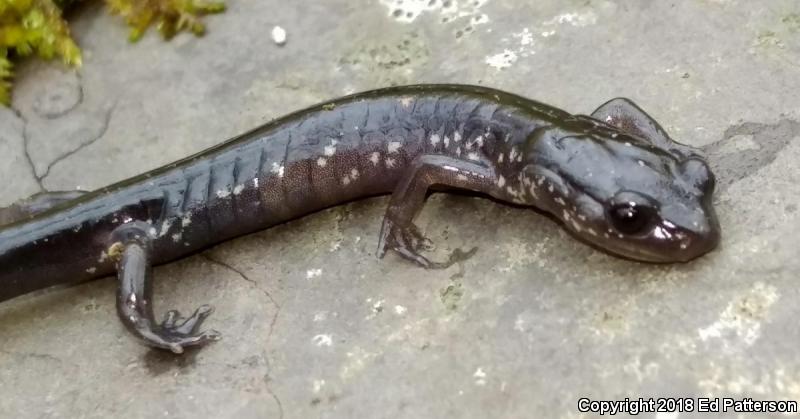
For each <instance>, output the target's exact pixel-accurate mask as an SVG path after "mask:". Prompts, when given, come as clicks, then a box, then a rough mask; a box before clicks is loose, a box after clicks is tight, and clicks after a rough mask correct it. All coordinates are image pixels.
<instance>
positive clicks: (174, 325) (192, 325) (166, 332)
mask: <svg viewBox="0 0 800 419" xmlns="http://www.w3.org/2000/svg"><path fill="white" fill-rule="evenodd" d="M213 312H214V307H212V306H210V305H207V304H204V305H202V306H200V307H199V308H198V309H197V310H195V312H194V314H192V315H191V317H189V318H186V319H185V318H183V317H181V314H180V313H179V312H178V311H177V310H170V311H168V312H167V313H166V315H164V321H163V322H161V325H160V326H159V327H158V329H157V330H156V331H155V333H156V334H157V335H158V337H159V338H160V341H161V342H159V343H160V344H163V345H164V346H161V345H158V346H159V347H162V348H164V349H169V350H171V351H172V352H174V353H176V354H179V353H182V352H183V349H184V348H186V347H188V346H198V345H204V344H206V343H208V342H211V341H215V340H219V339H220V337H221V334H220V333H219V332H217V331H216V330H206V331H204V332H199V333H198V329H200V326H201V325H202V324H203V321H204V320H205V319H206V318H208V316H210V315H211V313H213Z"/></svg>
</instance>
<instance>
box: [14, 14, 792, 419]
mask: <svg viewBox="0 0 800 419" xmlns="http://www.w3.org/2000/svg"><path fill="white" fill-rule="evenodd" d="M445 3H446V4H447V5H446V6H445ZM429 4H430V5H429ZM229 6H230V7H229V10H228V11H227V12H226V13H225V14H222V15H218V16H213V17H210V18H209V19H208V23H209V32H208V35H207V36H206V37H204V38H201V39H197V38H194V37H191V36H188V35H180V36H178V37H177V38H176V39H175V40H173V41H172V42H168V43H167V42H163V41H162V40H160V39H159V38H158V37H157V36H156V35H155V34H154V33H151V34H148V36H146V37H145V38H144V39H142V41H141V42H139V43H138V44H135V45H129V44H127V42H126V40H125V39H126V29H125V28H124V27H123V25H122V24H121V22H120V20H119V19H117V18H113V17H109V16H107V15H106V14H105V13H104V12H103V11H102V9H101V8H100V6H99V5H95V6H89V7H87V8H84V9H82V10H81V11H80V12H79V13H77V14H76V16H74V19H75V21H74V25H73V26H74V33H75V35H76V38H77V40H78V42H79V44H80V45H81V46H82V47H83V49H84V53H85V54H84V66H83V68H82V69H81V70H80V74H81V76H80V78H76V79H74V80H78V81H79V82H80V86H81V89H82V90H81V91H82V92H83V99H82V101H80V103H79V104H77V105H75V106H74V107H73V108H71V109H70V110H68V111H66V112H63V113H59V112H55V113H56V114H58V116H57V117H55V118H53V117H48V116H47V115H53V114H54V112H53V109H66V108H68V107H69V106H67V104H68V103H71V101H70V100H66V99H67V98H71V97H72V96H69V95H68V94H66V93H64V94H63V95H62V94H61V93H58V94H56V93H53V94H50V93H44V94H45V96H46V97H47V98H45V99H43V96H42V94H43V93H41V91H40V90H37V89H36V88H34V86H50V85H53V86H64V85H62V84H61V83H62V82H63V81H64V80H65V77H66V78H67V79H68V80H73V79H70V78H69V77H71V76H69V74H68V73H67V74H66V75H65V74H64V72H63V71H61V70H47V71H40V70H37V71H28V70H29V69H35V68H38V67H39V66H40V65H41V64H37V63H34V62H25V63H22V64H21V65H20V66H19V67H18V70H19V77H18V81H17V86H18V88H17V91H16V92H15V107H16V108H17V109H18V110H19V113H20V115H22V117H23V118H25V120H24V121H23V120H21V119H19V118H17V117H16V116H15V115H14V113H12V112H7V111H6V112H0V127H2V129H0V141H2V142H0V159H2V160H0V161H2V163H3V164H2V165H0V170H2V174H3V176H4V178H7V179H14V181H13V182H7V181H6V182H3V184H4V186H3V187H0V202H3V203H8V202H12V201H14V200H16V199H19V198H23V197H25V196H27V195H29V194H30V193H31V192H35V191H36V190H37V186H36V185H37V181H36V179H35V178H34V177H33V176H32V173H33V172H32V167H31V165H30V164H28V163H27V160H26V158H25V156H24V148H23V147H22V146H21V144H22V136H23V133H24V132H28V133H30V134H31V137H30V141H31V142H30V143H29V147H30V148H29V151H30V152H31V157H32V159H33V165H35V170H36V173H37V175H38V176H40V177H42V179H41V181H42V183H43V185H44V186H46V187H47V188H49V189H73V188H76V187H81V188H83V189H93V188H97V187H101V186H104V185H107V184H110V183H113V182H115V181H118V180H122V179H125V178H127V177H130V176H133V175H136V174H138V173H141V172H144V171H146V170H150V169H153V168H156V167H158V166H160V165H163V164H166V163H169V162H171V161H174V160H176V159H179V158H182V157H185V156H187V155H189V154H191V153H194V152H197V151H200V150H202V149H204V148H206V147H209V146H211V145H214V144H216V143H218V142H220V141H222V140H224V139H226V138H229V137H231V136H233V135H235V134H238V133H241V132H243V131H246V130H248V129H251V128H253V127H255V126H257V125H259V124H261V123H264V122H266V121H268V120H270V119H272V118H275V117H278V116H281V115H283V114H286V113H289V112H291V111H294V110H297V109H300V108H303V107H305V106H308V105H311V104H313V103H315V102H318V101H321V100H324V99H329V98H333V97H337V96H340V95H343V94H346V93H350V92H354V91H360V90H366V89H369V88H374V87H381V86H386V85H391V84H405V83H423V82H457V83H478V84H483V85H489V86H493V87H497V88H501V89H505V90H508V91H512V92H515V93H518V94H521V95H524V96H528V97H531V98H535V99H538V100H541V101H544V102H548V103H552V104H554V105H557V106H559V107H562V108H564V109H567V110H569V111H573V112H576V113H577V112H581V113H588V112H591V111H592V110H593V109H594V108H595V107H597V106H598V105H599V104H601V103H603V102H604V101H606V100H608V99H610V98H612V97H616V96H626V97H630V98H632V99H633V100H635V101H636V102H637V103H639V104H640V105H641V106H642V107H643V108H645V109H646V110H648V111H649V112H650V113H651V114H652V115H654V116H655V117H656V119H657V120H659V121H661V122H662V123H663V124H664V126H665V128H667V129H668V131H669V132H670V133H671V134H672V135H673V137H675V138H676V139H677V140H679V141H682V142H685V143H688V144H691V145H695V146H699V147H704V148H705V150H706V151H708V152H709V154H710V159H711V160H712V163H713V164H714V165H715V168H716V169H717V172H718V173H717V174H718V176H719V177H720V185H721V187H720V190H719V192H718V194H717V195H716V197H715V200H716V202H717V208H718V211H719V216H720V221H721V224H722V226H723V229H724V230H723V242H722V245H721V246H720V248H719V249H718V250H716V251H715V252H713V253H711V254H709V255H708V256H706V257H703V258H701V259H699V260H697V261H694V262H691V263H689V264H685V265H669V266H658V265H648V264H640V263H635V262H631V261H626V260H621V259H618V258H614V257H612V256H608V255H605V254H603V253H599V252H598V251H596V250H594V249H592V248H589V247H587V246H586V245H584V244H582V243H580V242H578V241H576V240H574V239H573V238H572V237H570V236H569V235H567V234H566V233H565V232H564V231H563V230H562V229H561V228H560V227H558V226H557V225H556V224H555V223H553V222H552V221H551V220H549V219H547V218H546V217H543V216H541V215H539V214H537V213H535V212H533V211H530V210H525V209H520V208H512V207H508V206H504V205H501V204H498V203H495V202H491V201H488V200H486V199H483V198H479V197H475V198H470V197H464V196H450V195H444V194H437V195H434V196H433V197H432V198H431V199H430V200H429V202H428V204H427V206H426V207H425V209H424V211H423V213H422V214H421V215H420V218H419V225H420V227H422V228H423V230H424V231H425V232H426V233H427V234H428V235H429V237H430V238H431V239H432V240H433V241H434V242H435V243H436V244H437V246H438V250H437V252H436V256H439V257H441V256H442V255H443V254H445V252H446V251H448V250H451V249H453V248H455V247H470V246H472V245H477V246H479V249H478V252H477V254H476V255H475V256H474V257H472V258H471V259H469V260H467V261H465V262H462V263H460V264H459V265H457V266H453V267H451V268H450V269H447V270H443V271H424V270H421V269H419V268H416V267H415V266H412V265H410V264H409V263H406V262H404V261H403V260H401V259H399V258H398V257H396V256H395V255H388V256H387V257H386V258H385V259H383V260H378V259H376V258H375V257H374V250H375V246H376V243H377V233H378V229H379V227H380V222H381V217H382V214H383V211H384V208H385V205H386V199H385V198H377V199H371V200H366V201H363V202H357V203H353V204H350V205H346V206H341V207H338V208H333V209H330V210H327V211H323V212H321V213H318V214H315V215H312V216H309V217H306V218H304V219H301V220H297V221H295V222H291V223H288V224H286V225H283V226H279V227H277V228H273V229H270V230H266V231H263V232H260V233H256V234H252V235H249V236H246V237H243V238H240V239H237V240H233V241H230V242H228V243H225V244H222V245H219V246H217V247H215V248H213V249H211V250H209V251H206V252H204V253H202V254H200V255H197V256H193V257H190V258H187V259H184V260H181V261H179V262H177V263H173V264H170V265H167V266H164V267H159V268H157V269H156V275H157V276H158V283H157V284H156V294H157V298H156V301H155V303H156V310H157V311H159V312H160V311H161V310H162V309H164V308H167V307H170V308H171V307H177V308H178V309H180V310H182V311H189V310H191V309H192V308H194V307H195V306H197V305H198V304H201V303H206V302H207V303H211V304H213V305H215V306H216V308H217V311H216V313H215V314H214V315H213V316H212V317H211V318H210V319H209V321H208V327H213V328H215V329H217V330H220V331H221V332H222V333H223V334H224V337H223V339H222V340H221V341H219V342H217V343H215V344H213V345H211V346H209V347H207V348H205V349H203V350H201V351H195V352H191V353H188V354H186V355H184V356H183V357H177V358H176V357H172V356H169V355H168V354H163V353H159V352H152V351H150V350H148V349H146V348H144V347H142V346H140V345H138V344H136V343H135V342H134V341H133V340H132V339H131V338H130V337H129V336H128V335H127V333H126V332H125V330H124V329H123V327H122V326H121V325H120V324H119V322H118V321H117V319H116V317H115V309H114V282H113V280H112V279H110V278H109V279H106V280H100V281H93V282H89V283H85V284H81V285H78V286H73V287H68V288H60V289H52V290H46V291H43V292H40V293H36V294H34V295H28V296H24V297H21V298H19V299H15V300H12V301H8V302H4V303H2V304H0V336H2V343H0V394H2V395H3V396H2V397H0V416H4V417H5V416H10V417H18V418H39V417H98V418H99V417H109V416H121V417H131V418H139V417H141V418H145V417H154V416H168V417H179V418H189V417H231V418H233V417H236V418H241V417H245V418H246V417H253V418H260V417H286V418H294V417H300V418H304V417H324V418H352V417H371V418H384V417H385V418H396V417H408V418H441V417H459V418H485V417H498V418H523V417H552V418H580V417H586V416H585V415H584V414H581V413H580V412H578V405H577V402H578V399H579V398H580V397H591V398H593V399H623V398H625V397H631V398H637V397H650V396H661V397H688V396H693V397H700V396H703V397H724V396H731V397H737V398H743V397H752V398H755V399H759V400H768V399H792V400H798V399H800V379H799V378H798V377H800V359H799V358H798V356H797V349H796V348H797V342H798V341H800V325H799V323H798V322H797V318H798V317H800V308H798V306H797V304H795V300H796V298H795V296H796V295H797V289H798V282H797V272H798V270H799V269H800V263H799V262H798V258H797V248H798V244H800V243H798V240H800V239H798V238H799V237H800V227H798V226H800V212H798V210H797V208H798V206H799V205H800V182H799V181H798V180H800V166H798V165H797V161H798V158H800V145H799V144H798V142H797V141H796V140H797V136H798V133H800V128H798V127H800V106H798V104H799V103H800V93H799V92H800V77H798V76H800V74H799V72H798V68H800V33H798V32H797V25H796V22H797V20H796V18H793V16H795V17H796V16H797V13H798V12H800V10H798V8H797V7H798V6H797V3H796V2H795V1H789V0H775V1H772V2H769V3H768V4H767V3H761V4H759V5H758V6H757V7H753V6H754V3H753V2H748V1H744V0H713V1H712V0H708V1H697V2H677V3H676V2H632V1H607V0H598V1H591V2H586V1H577V0H575V1H572V0H570V1H555V0H547V1H536V2H527V1H519V0H515V1H506V2H501V1H497V0H494V1H487V0H480V1H477V2H462V1H454V0H453V1H447V2H444V1H442V0H434V1H430V2H429V1H428V0H425V1H421V0H420V1H409V0H404V1H403V4H402V5H401V4H400V3H399V2H398V1H395V0H378V1H375V2H353V1H345V0H331V1H325V2H305V3H304V4H303V5H298V4H296V2H238V1H236V2H234V1H231V2H229ZM397 10H400V12H397ZM276 25H280V26H281V27H283V28H285V29H286V31H287V32H288V33H289V34H290V38H291V40H290V42H288V43H287V44H286V45H284V46H282V47H279V46H277V45H275V44H274V42H273V41H272V39H271V36H270V30H271V28H273V27H274V26H276ZM45 67H46V68H55V69H59V68H60V67H59V66H58V64H48V65H45ZM58 89H66V90H64V91H65V92H66V91H69V92H74V90H69V89H72V88H69V89H67V88H64V87H58ZM70 94H72V93H70ZM59 95H61V97H62V99H55V97H56V96H59ZM48 109H49V110H48ZM112 109H113V110H112ZM43 115H44V116H43ZM103 121H110V122H108V123H107V124H105V123H101V122H103ZM7 127H9V128H7ZM24 127H26V128H24ZM101 128H102V129H101ZM54 162H56V163H54ZM48 167H49V168H50V170H49V172H47V168H48ZM44 174H47V175H46V176H44ZM590 416H591V415H590ZM644 416H645V417H657V418H666V417H675V416H669V415H653V414H648V415H644ZM712 416H715V415H705V416H701V415H698V414H691V413H689V414H681V415H679V416H678V417H680V418H684V417H712ZM753 417H779V416H767V415H766V414H764V415H753ZM780 417H783V416H780Z"/></svg>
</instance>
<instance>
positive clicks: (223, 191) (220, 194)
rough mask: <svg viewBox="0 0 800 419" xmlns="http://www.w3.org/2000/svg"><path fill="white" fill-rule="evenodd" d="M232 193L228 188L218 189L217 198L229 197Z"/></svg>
mask: <svg viewBox="0 0 800 419" xmlns="http://www.w3.org/2000/svg"><path fill="white" fill-rule="evenodd" d="M230 195H231V191H229V190H227V189H220V190H218V191H217V198H227V197H229V196H230Z"/></svg>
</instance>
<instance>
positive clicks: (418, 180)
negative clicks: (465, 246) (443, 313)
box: [377, 155, 496, 269]
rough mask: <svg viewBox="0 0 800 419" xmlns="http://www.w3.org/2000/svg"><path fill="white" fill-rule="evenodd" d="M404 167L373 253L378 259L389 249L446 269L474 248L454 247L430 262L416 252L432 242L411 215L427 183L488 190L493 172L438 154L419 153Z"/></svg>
mask: <svg viewBox="0 0 800 419" xmlns="http://www.w3.org/2000/svg"><path fill="white" fill-rule="evenodd" d="M408 170H409V172H408V173H407V174H406V175H405V176H403V178H402V179H401V180H400V182H399V183H398V185H397V187H396V188H395V190H394V192H393V193H392V197H391V199H390V200H389V207H388V208H387V209H386V215H385V216H384V218H383V225H382V227H381V233H380V237H379V239H378V251H377V256H378V257H379V258H382V257H383V256H384V255H385V254H386V251H387V250H389V249H391V250H394V251H396V252H397V253H398V254H399V255H400V256H402V257H403V258H405V259H408V260H411V261H413V262H415V263H417V264H418V265H420V266H422V267H424V268H429V269H442V268H447V267H448V266H450V265H452V264H453V263H455V262H457V261H459V260H463V259H466V258H468V257H470V256H471V255H472V254H474V253H475V251H476V250H477V248H473V249H471V250H469V251H467V252H464V251H462V250H461V249H456V250H455V251H453V252H452V253H451V254H450V257H449V258H448V260H447V261H445V262H434V261H431V260H430V259H428V258H427V257H425V256H423V255H422V254H421V253H420V252H421V251H423V250H430V249H431V248H432V247H433V245H432V243H431V241H430V240H428V239H427V238H426V237H425V236H424V235H423V234H422V233H421V232H420V230H419V227H417V226H416V225H415V224H414V217H415V216H416V215H417V213H419V211H420V210H421V209H422V206H423V204H424V203H425V195H426V193H427V191H428V188H430V187H431V186H433V185H444V186H449V187H452V188H458V189H467V190H472V191H476V192H485V193H489V192H490V189H491V187H492V186H493V185H494V184H495V182H496V180H495V176H494V172H493V171H492V170H491V168H489V167H488V166H486V165H483V164H481V163H479V162H465V161H463V160H459V159H455V158H452V157H447V156H442V155H423V156H420V157H418V158H417V159H416V160H415V161H414V162H413V163H412V164H411V165H410V167H409V169H408Z"/></svg>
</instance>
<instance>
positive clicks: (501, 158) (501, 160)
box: [497, 153, 503, 163]
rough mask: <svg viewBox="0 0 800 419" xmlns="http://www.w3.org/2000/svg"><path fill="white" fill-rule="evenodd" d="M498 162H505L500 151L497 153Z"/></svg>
mask: <svg viewBox="0 0 800 419" xmlns="http://www.w3.org/2000/svg"><path fill="white" fill-rule="evenodd" d="M497 162H498V163H502V162H503V153H500V154H498V155H497Z"/></svg>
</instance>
